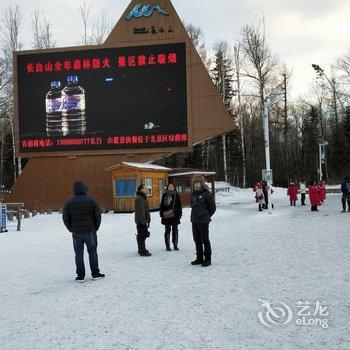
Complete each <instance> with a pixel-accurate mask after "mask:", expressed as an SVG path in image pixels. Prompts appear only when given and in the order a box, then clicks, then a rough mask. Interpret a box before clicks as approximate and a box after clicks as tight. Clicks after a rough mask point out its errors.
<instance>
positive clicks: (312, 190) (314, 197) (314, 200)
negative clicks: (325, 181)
mask: <svg viewBox="0 0 350 350" xmlns="http://www.w3.org/2000/svg"><path fill="white" fill-rule="evenodd" d="M308 189H309V197H310V202H311V211H318V209H317V207H318V206H319V205H321V199H320V189H319V187H318V186H316V185H315V182H314V181H311V182H310V185H309V187H308Z"/></svg>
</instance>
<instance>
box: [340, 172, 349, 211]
mask: <svg viewBox="0 0 350 350" xmlns="http://www.w3.org/2000/svg"><path fill="white" fill-rule="evenodd" d="M341 191H342V193H343V196H342V199H341V201H342V205H343V210H342V213H346V203H348V212H350V178H349V177H348V176H346V177H345V178H344V181H343V183H342V184H341Z"/></svg>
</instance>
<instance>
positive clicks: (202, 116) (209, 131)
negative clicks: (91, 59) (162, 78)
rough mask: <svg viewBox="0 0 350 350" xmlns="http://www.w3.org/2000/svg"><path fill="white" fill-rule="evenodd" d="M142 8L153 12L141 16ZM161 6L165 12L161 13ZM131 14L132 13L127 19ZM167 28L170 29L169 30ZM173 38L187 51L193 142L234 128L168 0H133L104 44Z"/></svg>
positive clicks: (139, 43) (154, 42)
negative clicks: (184, 46)
mask: <svg viewBox="0 0 350 350" xmlns="http://www.w3.org/2000/svg"><path fill="white" fill-rule="evenodd" d="M148 6H150V7H148ZM152 6H154V8H153V11H152ZM157 6H159V7H157ZM143 9H144V11H145V15H148V14H149V13H152V14H151V15H149V16H148V17H144V16H141V15H142V12H143ZM147 9H148V11H146V10H147ZM159 9H161V12H159ZM162 10H164V11H165V12H166V13H168V15H164V14H163V13H162ZM135 11H136V12H135ZM132 14H134V16H133V17H132V18H131V19H129V18H130V16H131V15H132ZM135 15H136V16H141V17H135ZM169 28H171V29H172V30H171V31H169ZM142 30H143V33H142ZM146 31H147V33H145V32H146ZM173 42H184V43H186V47H187V51H188V59H189V62H188V69H187V71H188V79H189V91H188V93H189V103H190V112H191V113H190V114H191V115H190V118H191V120H190V123H191V127H190V131H192V143H193V144H197V143H199V142H201V141H203V140H206V139H208V138H212V137H214V136H217V135H220V134H223V133H225V132H228V131H231V130H232V129H234V128H235V125H234V122H233V120H232V118H231V117H230V114H229V113H228V111H227V109H226V107H225V106H224V104H223V103H222V100H221V98H220V95H219V92H218V90H217V88H216V87H215V86H214V84H213V82H212V80H211V78H210V76H209V74H208V72H207V69H206V68H205V66H204V64H203V62H202V60H201V58H200V56H199V55H198V53H197V51H196V49H195V47H194V45H193V43H192V41H191V39H190V38H189V36H188V34H187V32H186V29H185V27H184V25H183V23H182V21H181V19H180V17H179V15H178V14H177V12H176V10H175V8H174V6H173V4H172V3H171V1H170V0H157V1H156V2H153V3H150V2H149V1H148V0H142V1H140V0H132V1H131V2H130V4H129V6H128V7H127V9H126V10H125V12H124V13H123V15H122V17H121V18H120V19H119V21H118V23H117V24H116V25H115V27H114V29H113V30H112V32H111V33H110V35H109V36H108V38H107V40H106V42H105V44H106V45H108V46H113V45H118V46H119V45H136V46H137V45H152V44H160V43H173Z"/></svg>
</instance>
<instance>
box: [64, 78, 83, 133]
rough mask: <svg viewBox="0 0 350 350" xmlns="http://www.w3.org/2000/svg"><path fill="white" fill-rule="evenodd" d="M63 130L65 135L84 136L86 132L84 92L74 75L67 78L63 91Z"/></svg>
mask: <svg viewBox="0 0 350 350" xmlns="http://www.w3.org/2000/svg"><path fill="white" fill-rule="evenodd" d="M63 96H64V97H63V129H64V130H66V133H67V134H75V135H84V134H85V131H86V118H85V91H84V89H83V88H82V87H81V86H79V78H78V77H77V76H76V75H70V76H68V77H67V86H66V87H65V88H64V89H63Z"/></svg>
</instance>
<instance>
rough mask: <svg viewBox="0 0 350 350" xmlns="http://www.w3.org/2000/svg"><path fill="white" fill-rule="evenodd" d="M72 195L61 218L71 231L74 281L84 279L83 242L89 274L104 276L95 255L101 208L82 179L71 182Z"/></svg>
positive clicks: (95, 277)
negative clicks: (74, 267)
mask: <svg viewBox="0 0 350 350" xmlns="http://www.w3.org/2000/svg"><path fill="white" fill-rule="evenodd" d="M73 193H74V197H72V198H71V199H69V200H68V201H67V203H66V204H65V206H64V209H63V215H62V219H63V222H64V224H65V226H66V227H67V229H68V231H69V232H71V233H72V237H73V245H74V251H75V264H76V268H77V270H76V273H77V277H76V281H77V282H80V283H82V282H84V281H85V265H84V244H85V245H86V247H87V251H88V253H89V262H90V269H91V275H92V278H93V279H94V280H96V279H100V278H103V277H105V275H104V274H102V273H100V270H99V267H98V255H97V234H96V233H97V231H98V230H99V228H100V224H101V209H100V207H99V205H98V203H97V201H96V199H95V198H93V197H90V196H89V195H88V194H87V186H86V184H85V183H84V182H83V181H76V182H74V184H73Z"/></svg>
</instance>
